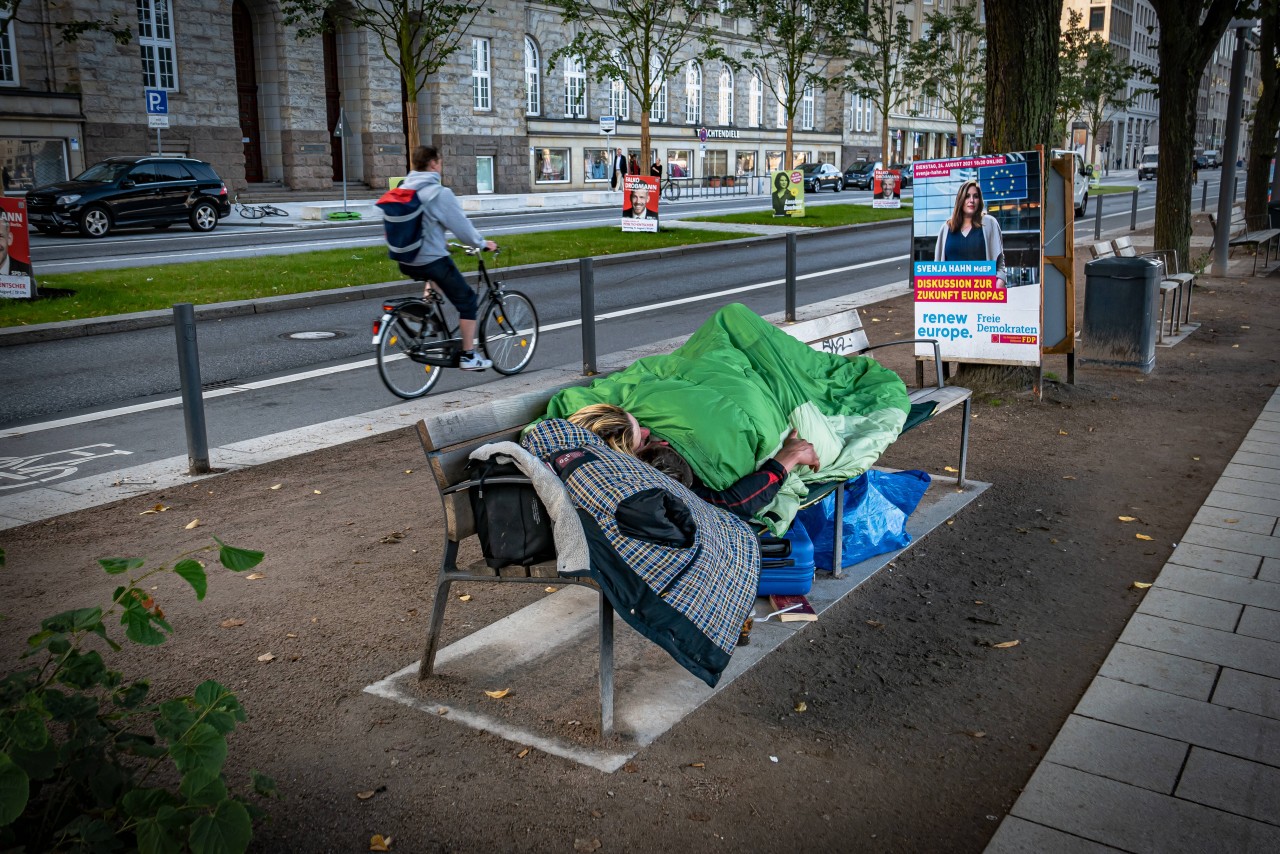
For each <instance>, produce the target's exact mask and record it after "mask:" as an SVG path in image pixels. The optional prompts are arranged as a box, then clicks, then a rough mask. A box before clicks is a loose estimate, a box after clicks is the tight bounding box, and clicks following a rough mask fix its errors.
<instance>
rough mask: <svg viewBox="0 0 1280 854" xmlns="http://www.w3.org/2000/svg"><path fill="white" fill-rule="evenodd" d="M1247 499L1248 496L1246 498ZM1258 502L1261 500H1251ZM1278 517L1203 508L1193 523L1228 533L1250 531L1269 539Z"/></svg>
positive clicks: (1220, 508) (1241, 511)
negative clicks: (1220, 529)
mask: <svg viewBox="0 0 1280 854" xmlns="http://www.w3.org/2000/svg"><path fill="white" fill-rule="evenodd" d="M1246 497H1247V496H1246ZM1250 500H1252V501H1258V500H1260V499H1257V498H1254V499H1250ZM1276 519H1277V517H1276V516H1268V515H1266V514H1263V513H1250V512H1247V511H1244V510H1228V509H1225V508H1222V507H1210V506H1209V505H1208V504H1206V505H1205V506H1203V507H1201V508H1200V510H1199V511H1198V512H1197V513H1196V515H1195V518H1194V519H1192V520H1191V521H1192V522H1194V523H1196V524H1198V525H1209V526H1211V527H1215V528H1222V529H1223V530H1226V531H1248V532H1249V533H1250V534H1262V535H1263V536H1266V537H1269V536H1271V533H1272V532H1273V531H1274V530H1275V528H1276Z"/></svg>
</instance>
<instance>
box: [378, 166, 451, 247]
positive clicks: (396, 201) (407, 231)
mask: <svg viewBox="0 0 1280 854" xmlns="http://www.w3.org/2000/svg"><path fill="white" fill-rule="evenodd" d="M430 189H431V190H432V192H431V193H430V195H429V196H428V198H427V201H431V200H432V199H434V198H435V197H436V196H437V195H438V194H439V192H440V185H439V184H435V185H432V186H431V188H430ZM376 204H377V206H378V208H379V209H380V210H381V211H382V233H383V236H384V237H385V238H386V241H387V255H388V257H390V258H391V260H392V261H403V262H405V263H409V262H412V261H413V259H414V258H416V257H417V255H418V249H419V248H421V246H422V227H423V217H424V216H428V215H429V214H428V213H427V206H426V205H425V204H423V201H422V198H421V197H420V196H419V195H418V191H417V190H410V189H408V188H407V187H405V186H403V185H401V186H399V187H396V188H395V189H392V190H388V191H387V192H386V193H383V195H382V198H380V199H378V201H377V202H376Z"/></svg>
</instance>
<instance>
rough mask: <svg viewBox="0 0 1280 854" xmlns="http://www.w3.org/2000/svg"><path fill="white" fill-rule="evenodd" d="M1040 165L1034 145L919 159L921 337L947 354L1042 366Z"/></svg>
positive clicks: (916, 221)
mask: <svg viewBox="0 0 1280 854" xmlns="http://www.w3.org/2000/svg"><path fill="white" fill-rule="evenodd" d="M1042 168H1043V167H1042V163H1041V157H1040V153H1039V152H1037V151H1023V152H1018V153H1015V154H993V155H983V156H976V157H960V158H952V159H948V160H925V161H916V163H915V164H913V166H912V175H913V178H914V183H913V188H914V192H915V200H914V213H913V224H912V238H911V258H912V271H911V273H912V275H911V283H912V288H913V290H914V292H915V337H917V338H936V339H937V340H938V342H939V344H940V346H941V349H942V358H943V359H945V360H952V361H964V362H979V363H990V364H1007V365H1031V366H1036V365H1039V364H1040V348H1041V338H1042V332H1041V323H1042V320H1041V305H1042V301H1043V295H1042V281H1043V275H1042V274H1043V270H1042V264H1043V258H1042V252H1041V247H1042V244H1043V239H1042V237H1043V233H1042V230H1043V227H1044V226H1043V208H1042V205H1041V198H1040V196H1041V187H1042V186H1043V182H1042V175H1041V170H1042ZM916 355H917V356H932V355H933V348H932V347H931V346H928V345H920V344H917V345H916Z"/></svg>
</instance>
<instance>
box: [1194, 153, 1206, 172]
mask: <svg viewBox="0 0 1280 854" xmlns="http://www.w3.org/2000/svg"><path fill="white" fill-rule="evenodd" d="M1195 164H1196V168H1197V169H1208V168H1209V158H1208V157H1205V156H1204V155H1203V154H1197V155H1196V156H1195Z"/></svg>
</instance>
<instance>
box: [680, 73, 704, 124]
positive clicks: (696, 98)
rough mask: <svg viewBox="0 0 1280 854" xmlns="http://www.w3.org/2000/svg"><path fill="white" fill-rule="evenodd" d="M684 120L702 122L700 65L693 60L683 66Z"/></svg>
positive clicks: (694, 122) (688, 122)
mask: <svg viewBox="0 0 1280 854" xmlns="http://www.w3.org/2000/svg"><path fill="white" fill-rule="evenodd" d="M684 120H685V122H686V123H687V124H691V125H696V124H701V123H702V66H701V65H699V64H698V63H696V62H694V61H693V60H689V64H688V65H686V66H685V68H684Z"/></svg>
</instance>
